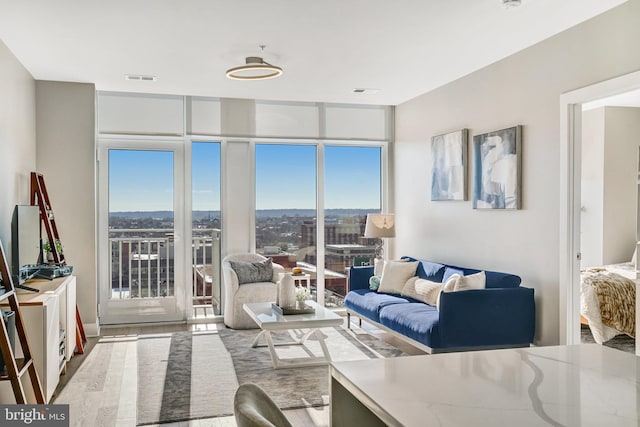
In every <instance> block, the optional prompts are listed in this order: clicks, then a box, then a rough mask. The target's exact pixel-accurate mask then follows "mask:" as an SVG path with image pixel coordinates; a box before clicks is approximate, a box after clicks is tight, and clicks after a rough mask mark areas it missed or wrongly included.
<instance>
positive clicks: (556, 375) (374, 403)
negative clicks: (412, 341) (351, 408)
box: [332, 344, 640, 427]
mask: <svg viewBox="0 0 640 427" xmlns="http://www.w3.org/2000/svg"><path fill="white" fill-rule="evenodd" d="M639 361H640V358H638V357H637V356H635V355H633V354H630V353H625V352H622V351H619V350H614V349H611V348H608V347H603V346H599V345H597V344H586V345H574V346H552V347H530V348H520V349H508V350H489V351H476V352H463V353H448V354H436V355H425V356H410V357H400V358H392V359H375V360H366V361H357V362H333V363H332V375H333V376H334V377H335V378H336V379H337V380H338V381H340V383H342V385H343V386H345V388H347V390H349V391H350V392H351V393H352V394H353V395H354V396H355V397H357V398H358V399H359V400H360V401H361V402H363V403H364V404H365V405H366V406H367V407H369V409H370V410H372V411H373V412H374V413H377V414H378V416H380V415H382V416H384V417H386V419H384V418H383V419H384V420H385V422H387V423H388V424H390V425H402V426H407V427H409V426H431V425H433V426H460V427H469V426H518V427H522V426H540V425H552V426H560V425H562V426H627V425H628V426H637V425H639V424H640V423H639V422H638V420H639V419H640V418H639V416H638V414H640V393H639V388H638V378H639V377H638V374H639V372H640V364H639Z"/></svg>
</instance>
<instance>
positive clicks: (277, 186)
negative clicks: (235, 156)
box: [255, 144, 317, 289]
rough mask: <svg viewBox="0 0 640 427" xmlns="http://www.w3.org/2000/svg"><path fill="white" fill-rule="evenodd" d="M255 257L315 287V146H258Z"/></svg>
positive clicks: (256, 152)
mask: <svg viewBox="0 0 640 427" xmlns="http://www.w3.org/2000/svg"><path fill="white" fill-rule="evenodd" d="M255 158H256V219H255V222H256V252H257V253H260V254H263V255H265V256H269V257H271V258H272V259H273V261H274V262H276V263H278V264H280V265H282V266H284V267H285V268H286V269H287V270H291V268H293V267H296V266H297V267H299V268H301V269H302V274H301V275H299V276H295V279H296V281H297V282H298V283H297V284H298V285H301V286H308V287H309V289H311V286H312V284H315V282H316V258H317V252H316V218H317V205H316V175H317V174H316V146H315V145H289V144H256V149H255Z"/></svg>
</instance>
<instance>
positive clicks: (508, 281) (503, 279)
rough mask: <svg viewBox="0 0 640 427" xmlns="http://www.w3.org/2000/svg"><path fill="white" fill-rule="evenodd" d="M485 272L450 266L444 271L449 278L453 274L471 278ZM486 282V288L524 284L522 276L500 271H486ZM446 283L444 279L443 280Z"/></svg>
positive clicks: (512, 286)
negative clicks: (470, 276)
mask: <svg viewBox="0 0 640 427" xmlns="http://www.w3.org/2000/svg"><path fill="white" fill-rule="evenodd" d="M481 271H483V270H476V269H473V268H463V267H456V266H453V265H448V266H447V267H446V269H445V271H444V274H443V277H449V276H451V275H452V274H456V273H457V274H461V273H462V274H461V275H462V276H469V275H471V274H476V273H480V272H481ZM484 274H485V278H486V282H485V287H486V288H517V287H518V286H520V283H522V279H521V278H520V276H516V275H515V274H509V273H501V272H498V271H489V270H484ZM443 281H444V279H443Z"/></svg>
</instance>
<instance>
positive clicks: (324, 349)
mask: <svg viewBox="0 0 640 427" xmlns="http://www.w3.org/2000/svg"><path fill="white" fill-rule="evenodd" d="M314 331H315V333H316V337H318V342H319V343H320V347H321V348H322V354H324V358H325V359H327V363H329V362H331V354H329V349H328V348H327V344H326V343H325V342H324V334H323V333H322V331H320V329H314Z"/></svg>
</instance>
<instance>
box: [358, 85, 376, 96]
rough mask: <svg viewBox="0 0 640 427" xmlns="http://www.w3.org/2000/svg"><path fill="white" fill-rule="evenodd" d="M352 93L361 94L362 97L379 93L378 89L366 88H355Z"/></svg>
mask: <svg viewBox="0 0 640 427" xmlns="http://www.w3.org/2000/svg"><path fill="white" fill-rule="evenodd" d="M353 93H362V94H364V95H373V94H375V93H380V89H368V88H360V87H358V88H355V89H354V90H353Z"/></svg>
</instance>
